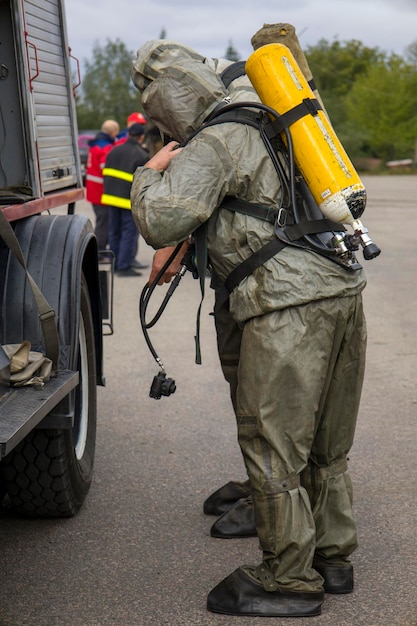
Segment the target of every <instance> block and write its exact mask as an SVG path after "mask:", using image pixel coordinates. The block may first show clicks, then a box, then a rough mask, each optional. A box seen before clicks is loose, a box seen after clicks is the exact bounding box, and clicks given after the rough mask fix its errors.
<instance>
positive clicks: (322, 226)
mask: <svg viewBox="0 0 417 626" xmlns="http://www.w3.org/2000/svg"><path fill="white" fill-rule="evenodd" d="M332 230H333V231H346V228H345V227H344V226H343V224H339V223H337V222H332V221H331V220H328V219H326V218H324V219H320V220H308V221H306V222H299V223H298V224H291V225H289V226H287V225H286V226H285V234H286V235H287V237H288V239H289V240H290V241H296V240H297V239H301V237H304V235H316V234H318V233H327V232H329V231H332Z"/></svg>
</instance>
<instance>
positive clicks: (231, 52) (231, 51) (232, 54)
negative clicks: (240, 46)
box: [224, 39, 240, 63]
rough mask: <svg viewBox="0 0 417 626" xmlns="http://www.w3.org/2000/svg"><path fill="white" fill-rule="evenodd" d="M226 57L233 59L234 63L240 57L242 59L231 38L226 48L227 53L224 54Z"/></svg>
mask: <svg viewBox="0 0 417 626" xmlns="http://www.w3.org/2000/svg"><path fill="white" fill-rule="evenodd" d="M224 58H225V59H228V60H229V61H233V62H234V63H235V62H236V61H239V59H240V54H239V52H238V51H237V50H236V48H234V46H233V44H232V40H231V39H229V45H228V46H227V48H226V53H225V55H224Z"/></svg>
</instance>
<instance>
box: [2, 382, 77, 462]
mask: <svg viewBox="0 0 417 626" xmlns="http://www.w3.org/2000/svg"><path fill="white" fill-rule="evenodd" d="M78 381H79V373H78V372H73V371H69V370H65V371H61V372H58V374H57V375H56V376H55V377H54V378H51V379H50V380H49V381H48V382H47V383H45V385H44V386H42V387H35V386H32V387H19V388H16V387H14V388H10V389H9V390H8V391H7V393H6V394H4V396H3V397H2V398H1V400H0V460H1V459H2V458H3V457H5V456H6V455H7V454H9V452H11V450H13V448H14V447H15V446H17V444H18V443H20V442H21V441H22V439H24V438H25V437H26V435H27V434H28V433H29V432H30V431H31V430H33V428H36V426H38V424H40V422H41V421H42V420H43V419H44V418H45V417H46V416H47V415H48V413H50V412H51V411H52V410H53V409H54V408H55V407H56V405H57V404H58V403H59V402H60V401H61V400H62V399H63V398H65V396H67V395H68V394H69V392H70V391H71V390H72V389H74V388H75V387H76V386H77V385H78ZM68 419H69V418H68Z"/></svg>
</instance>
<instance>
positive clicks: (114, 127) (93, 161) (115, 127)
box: [85, 120, 120, 252]
mask: <svg viewBox="0 0 417 626" xmlns="http://www.w3.org/2000/svg"><path fill="white" fill-rule="evenodd" d="M119 130H120V127H119V124H118V123H117V122H115V121H114V120H106V121H105V122H103V124H102V126H101V130H100V131H99V132H98V133H97V135H96V136H95V138H94V139H92V140H91V141H90V142H89V143H90V149H89V152H88V157H87V167H86V182H85V187H86V199H87V201H88V202H91V204H92V205H93V210H94V213H95V216H96V224H95V229H94V230H95V235H96V239H97V248H98V250H99V251H101V252H103V251H104V250H106V248H107V246H108V243H109V208H108V206H106V205H105V204H102V202H101V196H102V194H103V173H102V170H103V167H104V164H105V161H106V156H107V154H108V153H109V152H110V150H111V149H112V148H113V146H114V145H115V139H116V137H117V134H118V133H119Z"/></svg>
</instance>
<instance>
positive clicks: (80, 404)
mask: <svg viewBox="0 0 417 626" xmlns="http://www.w3.org/2000/svg"><path fill="white" fill-rule="evenodd" d="M79 350H80V354H79V372H80V383H79V393H78V394H77V397H76V406H75V420H76V423H75V424H74V439H75V446H74V449H75V456H76V457H77V460H78V461H80V460H81V459H82V458H83V455H84V451H85V446H86V442H87V431H88V393H89V392H88V355H87V342H86V334H85V326H84V320H83V316H82V315H81V316H80V331H79Z"/></svg>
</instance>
